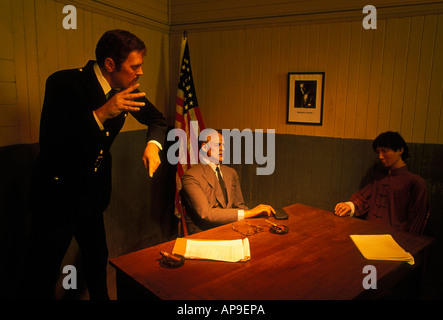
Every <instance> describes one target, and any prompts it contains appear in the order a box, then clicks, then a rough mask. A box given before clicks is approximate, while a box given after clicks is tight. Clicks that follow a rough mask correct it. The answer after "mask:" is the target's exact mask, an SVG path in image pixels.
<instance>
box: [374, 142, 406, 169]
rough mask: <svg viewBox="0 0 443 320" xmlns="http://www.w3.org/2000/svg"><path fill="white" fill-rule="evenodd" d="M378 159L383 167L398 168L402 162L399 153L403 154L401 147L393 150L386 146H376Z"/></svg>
mask: <svg viewBox="0 0 443 320" xmlns="http://www.w3.org/2000/svg"><path fill="white" fill-rule="evenodd" d="M375 152H376V153H377V156H378V159H379V160H380V162H381V164H382V165H383V166H384V167H385V168H392V169H395V168H398V167H400V166H401V165H402V164H403V160H402V158H401V155H402V154H403V148H401V149H400V150H397V151H394V150H392V149H391V148H387V147H377V149H376V151H375Z"/></svg>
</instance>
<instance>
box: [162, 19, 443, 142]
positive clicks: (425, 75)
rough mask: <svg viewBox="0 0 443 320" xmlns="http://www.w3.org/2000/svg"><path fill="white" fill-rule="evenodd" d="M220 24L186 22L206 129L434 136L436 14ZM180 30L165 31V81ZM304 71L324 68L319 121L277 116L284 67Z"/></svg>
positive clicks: (439, 75)
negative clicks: (370, 26)
mask: <svg viewBox="0 0 443 320" xmlns="http://www.w3.org/2000/svg"><path fill="white" fill-rule="evenodd" d="M363 16H364V15H362V17H363ZM173 17H175V16H174V15H173ZM223 25H224V24H221V25H219V27H214V28H209V29H208V28H205V27H207V25H206V24H205V23H200V24H197V25H192V29H191V30H188V40H189V46H190V54H191V62H192V68H193V73H194V82H195V86H196V90H197V97H198V100H199V105H200V107H201V109H202V113H203V117H204V119H205V124H206V126H207V127H212V128H218V129H221V128H239V129H240V130H242V129H244V128H250V129H258V128H260V129H268V128H269V129H276V133H282V134H295V135H307V136H323V137H334V138H350V139H368V140H372V139H374V137H375V136H376V135H377V134H379V133H380V132H383V131H386V130H394V131H399V132H401V134H402V135H403V136H404V138H405V139H406V141H408V142H416V143H439V144H441V143H443V112H442V111H441V109H442V93H443V86H442V84H443V14H442V13H434V14H426V15H411V16H404V17H391V18H383V19H378V24H377V29H376V30H365V29H364V28H363V27H362V20H355V21H337V22H318V23H311V24H305V23H284V24H275V25H267V26H263V27H257V26H254V27H251V26H244V25H239V26H238V27H237V28H235V27H232V25H229V27H226V28H223V27H221V28H220V26H223ZM187 26H190V25H187ZM198 26H200V28H199V27H198ZM181 36H182V34H181V32H180V28H179V27H177V28H176V33H175V34H172V35H171V45H170V49H171V60H170V61H171V76H170V78H171V86H172V85H173V84H174V83H175V82H176V79H177V72H175V71H174V70H177V69H178V66H177V61H178V58H177V56H178V52H179V49H178V48H179V44H180V38H181ZM305 71H306V72H325V92H324V108H323V125H322V126H312V125H295V124H287V123H286V112H287V111H286V109H287V90H288V88H287V87H288V84H287V76H288V75H287V74H288V72H305ZM172 97H173V93H171V99H170V102H171V106H170V108H171V110H172V109H174V108H175V106H174V105H173V104H174V101H175V100H174V99H173V98H172Z"/></svg>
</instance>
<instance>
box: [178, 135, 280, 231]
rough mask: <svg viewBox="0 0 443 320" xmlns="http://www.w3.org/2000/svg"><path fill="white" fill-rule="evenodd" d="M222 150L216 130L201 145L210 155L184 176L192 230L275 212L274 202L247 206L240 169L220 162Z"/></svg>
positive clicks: (185, 200)
mask: <svg viewBox="0 0 443 320" xmlns="http://www.w3.org/2000/svg"><path fill="white" fill-rule="evenodd" d="M223 150H224V147H223V136H222V135H221V134H220V133H219V132H217V131H215V130H213V132H211V134H210V135H208V137H207V139H206V141H204V142H203V143H202V146H201V149H200V152H201V153H202V152H203V153H206V155H207V156H205V157H203V158H204V159H202V160H203V161H202V162H204V163H199V164H197V165H194V166H193V167H192V168H190V169H188V170H187V171H186V172H185V173H184V174H183V176H182V185H183V191H184V194H183V193H182V195H183V199H182V200H183V201H184V203H185V207H186V214H187V217H186V225H187V227H188V232H189V234H192V233H196V232H200V231H202V230H207V229H210V228H214V227H217V226H219V225H223V224H226V223H230V222H235V221H239V220H242V219H247V218H252V217H256V216H260V215H264V216H270V215H271V214H272V213H275V210H274V209H273V208H272V207H271V206H269V205H264V204H260V205H258V206H257V207H255V208H253V209H251V210H250V209H248V207H247V206H246V205H245V202H244V200H243V195H242V191H241V187H240V182H239V179H238V175H237V172H236V171H235V170H234V169H233V168H230V167H228V166H225V165H221V163H222V160H223ZM220 172H221V173H220ZM220 175H221V177H220ZM224 191H225V192H224Z"/></svg>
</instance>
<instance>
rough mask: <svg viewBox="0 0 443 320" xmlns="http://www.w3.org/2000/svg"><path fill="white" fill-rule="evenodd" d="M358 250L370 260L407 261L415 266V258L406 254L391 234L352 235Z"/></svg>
mask: <svg viewBox="0 0 443 320" xmlns="http://www.w3.org/2000/svg"><path fill="white" fill-rule="evenodd" d="M350 237H351V239H352V241H354V243H355V245H356V246H357V248H358V250H360V252H361V254H362V255H363V256H364V257H365V258H366V259H368V260H390V261H406V262H407V263H409V264H411V265H413V264H414V257H413V256H412V255H411V254H410V253H409V252H406V251H405V250H404V249H403V248H402V247H400V246H399V245H398V243H397V242H396V241H395V240H394V239H393V238H392V236H391V235H390V234H377V235H351V236H350Z"/></svg>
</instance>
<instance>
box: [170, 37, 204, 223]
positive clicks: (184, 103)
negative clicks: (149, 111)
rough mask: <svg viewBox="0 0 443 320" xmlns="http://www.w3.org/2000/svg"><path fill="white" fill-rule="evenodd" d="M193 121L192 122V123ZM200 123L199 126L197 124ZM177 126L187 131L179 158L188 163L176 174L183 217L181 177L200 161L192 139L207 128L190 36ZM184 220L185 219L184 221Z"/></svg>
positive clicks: (183, 61)
mask: <svg viewBox="0 0 443 320" xmlns="http://www.w3.org/2000/svg"><path fill="white" fill-rule="evenodd" d="M191 121H192V123H191ZM196 124H198V127H197V126H196ZM175 128H177V129H182V130H184V131H185V133H186V139H187V141H186V148H187V150H183V149H182V148H183V147H184V144H180V149H179V159H182V158H181V157H180V154H181V155H184V154H186V155H187V161H186V162H187V163H180V161H179V162H178V163H177V173H176V176H175V180H176V190H175V215H176V216H177V217H178V218H179V219H180V218H181V217H182V206H181V204H180V197H179V192H180V190H181V188H182V183H181V177H182V175H183V173H184V172H185V171H186V170H187V169H189V168H190V167H191V166H192V165H193V164H196V163H198V150H196V149H198V147H197V145H196V144H195V143H194V144H192V143H190V141H198V135H199V134H200V131H201V130H204V129H205V124H204V122H203V118H202V116H201V113H200V108H199V106H198V102H197V95H196V94H195V87H194V80H193V78H192V70H191V59H190V56H189V47H188V38H187V37H186V36H185V37H183V38H182V43H181V53H180V79H179V82H178V90H177V102H176V111H175ZM182 222H183V221H182Z"/></svg>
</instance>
